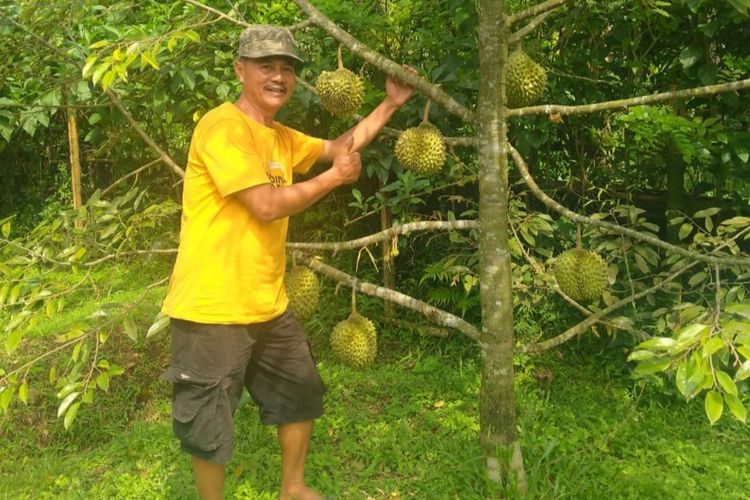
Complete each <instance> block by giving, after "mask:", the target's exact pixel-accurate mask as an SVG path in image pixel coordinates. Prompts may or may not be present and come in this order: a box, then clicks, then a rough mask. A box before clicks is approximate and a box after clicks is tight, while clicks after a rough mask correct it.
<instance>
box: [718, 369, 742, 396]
mask: <svg viewBox="0 0 750 500" xmlns="http://www.w3.org/2000/svg"><path fill="white" fill-rule="evenodd" d="M716 380H717V381H718V382H719V385H720V386H721V388H722V389H724V392H726V393H727V394H733V395H734V396H736V395H737V394H738V393H737V386H736V385H735V384H734V380H732V377H730V376H729V374H728V373H727V372H724V371H721V370H716Z"/></svg>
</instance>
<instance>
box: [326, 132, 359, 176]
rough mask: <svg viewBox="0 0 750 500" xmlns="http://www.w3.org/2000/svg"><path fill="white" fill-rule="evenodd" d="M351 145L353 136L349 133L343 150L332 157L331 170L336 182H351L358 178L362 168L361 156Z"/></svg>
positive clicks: (352, 144)
mask: <svg viewBox="0 0 750 500" xmlns="http://www.w3.org/2000/svg"><path fill="white" fill-rule="evenodd" d="M353 147H354V136H353V135H350V136H349V139H348V140H347V142H346V148H345V151H344V152H343V153H340V154H338V155H337V156H336V157H335V158H334V159H333V165H331V171H332V172H333V173H334V175H335V176H336V179H337V181H338V184H351V183H353V182H356V181H357V179H359V172H360V171H361V170H362V158H361V157H360V155H359V153H358V152H356V151H353V150H352V148H353Z"/></svg>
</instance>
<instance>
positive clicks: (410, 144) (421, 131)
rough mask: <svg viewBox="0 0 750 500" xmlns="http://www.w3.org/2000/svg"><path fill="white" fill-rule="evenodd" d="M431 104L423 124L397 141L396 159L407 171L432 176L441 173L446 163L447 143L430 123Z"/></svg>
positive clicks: (404, 133)
mask: <svg viewBox="0 0 750 500" xmlns="http://www.w3.org/2000/svg"><path fill="white" fill-rule="evenodd" d="M430 102H431V101H427V106H426V107H425V111H424V118H423V120H422V123H421V124H419V125H418V126H416V127H412V128H408V129H406V130H404V131H403V132H401V135H399V136H398V140H397V141H396V147H395V153H396V159H397V160H398V161H399V163H401V165H403V166H404V168H405V169H407V170H411V171H413V172H415V173H417V174H420V175H424V176H430V175H433V174H435V173H437V172H439V171H440V169H441V168H443V164H444V163H445V141H444V140H443V135H442V134H441V133H440V131H439V130H438V129H437V127H435V126H434V125H433V124H431V123H430V122H429V121H428V115H429V109H430Z"/></svg>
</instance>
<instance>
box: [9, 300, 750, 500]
mask: <svg viewBox="0 0 750 500" xmlns="http://www.w3.org/2000/svg"><path fill="white" fill-rule="evenodd" d="M135 288H137V287H134V289H135ZM341 295H342V296H341V297H339V298H337V299H336V300H339V301H340V302H341V304H345V303H346V301H347V300H348V298H347V297H345V296H344V295H346V294H341ZM124 298H126V297H124ZM341 304H340V305H339V309H341V308H344V307H345V305H341ZM368 305H369V304H368V303H367V302H366V301H365V303H364V304H361V310H362V311H363V312H365V314H367V308H368ZM152 306H153V304H151V305H149V306H148V307H152ZM80 307H82V308H86V307H89V306H88V305H87V304H85V303H82V304H81V305H80ZM144 307H146V306H144ZM73 313H74V312H73V311H72V312H71V314H73ZM337 315H338V314H334V313H331V315H330V317H323V318H320V317H318V318H316V320H315V322H314V323H315V328H312V329H311V340H312V342H313V346H314V349H315V352H316V353H317V356H318V361H319V367H320V370H321V373H322V375H323V377H324V379H325V380H326V382H327V384H328V386H329V392H328V394H327V396H326V414H325V415H324V417H323V418H322V419H320V421H319V422H317V424H316V426H315V430H314V436H313V442H312V448H311V452H310V456H309V458H308V467H307V470H308V478H309V481H310V483H311V485H313V486H314V487H316V488H318V489H319V490H320V491H323V492H325V493H326V494H328V495H331V496H333V497H336V498H342V499H348V498H351V499H401V498H404V499H405V498H416V499H428V498H429V499H483V498H496V497H497V496H498V494H497V493H496V492H493V488H492V487H491V485H489V484H488V483H487V481H486V480H485V479H484V473H483V461H482V458H481V451H480V447H479V440H478V434H479V421H478V391H479V384H480V381H479V357H478V352H477V349H476V346H475V345H474V344H473V343H471V342H469V341H468V340H467V339H464V338H460V337H459V336H458V335H456V336H455V337H451V338H449V339H438V338H433V337H425V336H421V335H420V334H418V333H414V332H406V331H399V330H394V329H392V328H389V327H388V325H387V324H385V323H383V324H381V337H380V351H381V352H380V355H379V358H378V363H377V364H376V365H374V366H372V367H370V368H367V369H365V370H352V369H349V368H346V367H344V366H342V365H340V364H339V363H337V362H336V361H335V360H334V359H333V358H332V356H331V353H330V351H329V350H328V346H327V340H326V336H325V331H326V328H325V325H329V327H330V326H332V325H333V322H334V321H336V320H337V319H336V318H335V317H334V316H337ZM344 315H345V314H341V315H338V316H342V317H343V316H344ZM141 316H142V317H141V319H140V321H141V322H146V323H147V321H148V319H149V317H150V316H151V313H150V312H148V314H146V313H144V314H142V315H141ZM371 317H377V313H374V312H373V313H372V314H371ZM338 319H341V318H338ZM56 321H58V322H62V321H63V319H57V320H56ZM144 324H145V323H144ZM121 337H124V334H123V335H122V336H121ZM124 340H127V339H126V338H124ZM111 341H113V342H117V340H116V339H114V340H111ZM116 353H117V355H119V356H121V357H126V358H132V359H136V360H137V362H136V363H135V364H134V365H133V366H132V368H131V369H130V370H129V371H128V372H127V373H126V374H125V375H124V376H122V377H119V378H117V379H114V380H113V382H112V387H111V390H110V394H109V395H108V396H107V399H106V400H103V401H100V402H99V403H98V404H96V405H92V406H88V405H87V406H84V407H81V410H80V411H79V415H78V418H77V419H76V421H75V422H74V424H73V427H72V429H71V431H70V432H68V433H66V432H64V431H62V425H61V423H60V422H59V421H57V420H56V419H55V415H54V408H55V403H56V401H55V399H54V395H52V396H51V397H47V398H45V397H42V398H41V401H40V403H39V404H38V406H37V407H34V408H31V407H29V408H26V407H24V406H23V405H18V404H16V405H14V407H13V408H12V409H11V411H10V412H8V414H6V415H5V416H3V417H0V439H2V442H3V453H2V454H0V499H6V498H8V499H26V498H28V499H39V498H55V499H78V498H82V499H83V498H85V499H89V498H97V499H98V498H107V499H109V498H118V499H119V498H122V499H129V498H132V499H136V498H137V499H180V500H182V499H194V498H196V495H195V492H194V489H193V486H192V477H191V473H190V469H189V463H188V460H187V458H186V457H185V456H184V455H183V454H182V453H181V452H180V451H179V447H178V444H177V442H176V441H175V440H174V439H173V438H172V433H171V426H170V402H169V387H168V386H167V384H165V383H163V382H159V381H158V380H157V379H158V374H159V373H160V371H161V370H162V369H163V368H164V367H165V366H166V363H167V362H168V341H167V339H166V338H165V337H162V338H160V339H157V340H156V341H153V342H149V343H140V344H133V343H129V342H122V343H121V344H119V345H117V349H116ZM624 358H625V353H624V352H623V351H622V350H621V349H617V348H615V347H611V346H609V345H607V344H605V343H604V342H603V341H601V340H599V339H587V340H583V341H580V342H577V343H575V344H573V345H570V346H566V347H565V348H564V349H561V350H559V351H555V352H553V353H549V354H546V355H544V356H539V357H533V358H519V359H518V363H517V366H516V370H517V373H516V392H517V407H518V428H519V432H520V435H521V438H522V445H523V451H524V458H525V465H526V469H527V473H528V481H529V490H530V495H529V497H530V498H543V499H558V498H559V499H563V498H571V499H579V498H582V499H589V498H590V499H598V498H606V497H610V498H617V499H620V498H623V499H630V498H633V499H635V498H638V499H642V498H697V499H701V498H712V499H750V458H749V457H750V432H749V431H748V428H747V427H745V426H743V425H741V424H738V423H736V422H734V421H733V420H731V419H730V418H729V417H726V416H725V417H724V418H722V419H721V420H720V421H719V422H718V423H717V424H716V425H714V426H710V425H709V424H708V422H707V420H706V419H705V416H704V415H703V409H702V405H701V404H700V402H694V403H692V404H689V405H688V404H685V403H684V402H681V401H679V400H677V399H675V398H673V397H672V396H670V395H668V394H665V388H664V387H661V386H660V385H659V384H657V383H646V384H642V383H639V382H637V381H635V380H634V379H632V378H631V376H630V374H629V372H628V370H627V366H626V363H625V361H624ZM540 373H544V374H545V376H544V377H540V376H539V374H540ZM745 399H747V397H745ZM278 471H279V454H278V446H277V442H276V436H275V430H274V429H273V428H268V427H264V426H262V425H261V424H260V422H259V419H258V416H257V411H256V408H255V407H254V406H253V404H252V403H250V404H248V405H246V406H243V407H241V408H240V409H239V410H238V413H237V415H236V418H235V456H234V459H233V461H232V462H231V464H230V465H229V467H228V477H227V485H226V497H227V498H234V499H269V500H270V499H275V498H276V491H277V487H278V480H279V472H278Z"/></svg>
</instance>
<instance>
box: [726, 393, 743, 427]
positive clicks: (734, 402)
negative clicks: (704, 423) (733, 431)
mask: <svg viewBox="0 0 750 500" xmlns="http://www.w3.org/2000/svg"><path fill="white" fill-rule="evenodd" d="M724 402H726V404H727V406H728V407H729V411H731V412H732V415H734V418H736V419H737V420H739V421H740V422H742V423H743V424H744V423H746V422H747V410H746V409H745V405H743V404H742V401H740V398H738V397H737V396H735V395H734V394H724Z"/></svg>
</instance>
